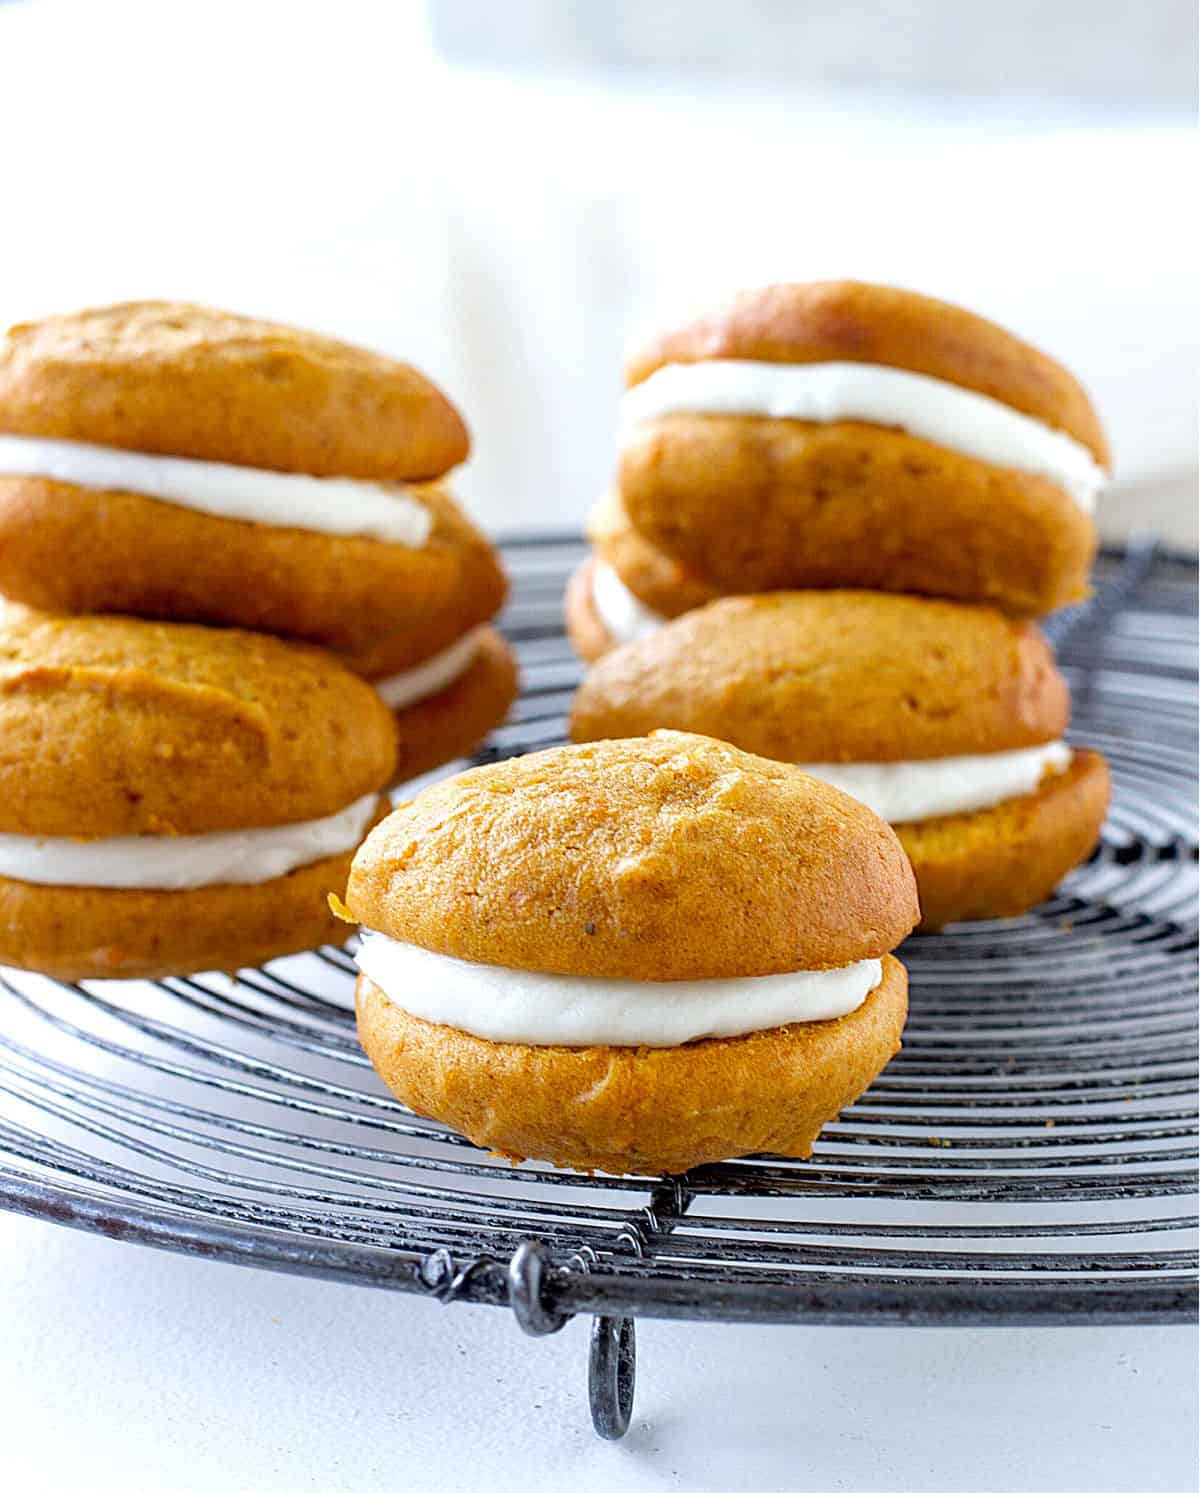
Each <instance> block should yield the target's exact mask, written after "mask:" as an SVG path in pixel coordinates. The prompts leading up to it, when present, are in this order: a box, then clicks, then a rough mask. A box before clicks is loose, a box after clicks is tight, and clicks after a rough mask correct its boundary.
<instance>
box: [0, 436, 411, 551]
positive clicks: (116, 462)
mask: <svg viewBox="0 0 1200 1493" xmlns="http://www.w3.org/2000/svg"><path fill="white" fill-rule="evenodd" d="M0 476H9V477H44V478H47V479H48V480H50V481H53V482H71V483H73V484H74V485H75V486H76V487H89V488H94V489H96V490H97V491H100V492H129V493H138V494H139V495H140V496H141V497H145V498H157V499H158V501H159V502H161V503H173V504H175V505H176V507H179V508H194V509H196V510H197V511H199V512H201V513H208V514H211V515H212V516H213V517H215V518H232V519H240V520H242V521H244V522H246V523H252V524H270V525H271V526H272V527H275V528H284V529H309V530H312V531H314V532H316V533H321V534H348V535H357V536H361V537H364V538H368V539H381V540H383V541H384V542H385V543H388V544H402V545H405V546H406V547H407V548H409V549H420V548H421V546H422V545H423V544H424V543H425V541H426V540H427V539H428V538H429V532H430V529H431V528H432V526H433V519H432V517H431V515H430V512H429V509H428V508H426V506H425V505H424V504H423V503H422V502H420V501H419V499H418V498H417V497H416V496H415V494H414V492H413V490H412V489H411V488H410V487H409V486H408V485H407V484H405V483H403V482H363V481H360V480H359V479H358V478H356V477H310V476H308V475H307V474H305V473H302V472H273V471H267V470H266V469H265V468H262V467H239V466H231V465H229V464H227V463H225V462H220V461H193V460H192V459H191V458H190V457H184V456H152V455H150V454H148V453H147V452H144V451H122V450H119V449H118V448H117V447H115V446H94V445H90V444H88V443H87V442H85V441H58V440H49V439H43V438H42V437H40V436H37V437H35V436H22V435H3V434H0Z"/></svg>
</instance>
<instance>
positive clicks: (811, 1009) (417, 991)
mask: <svg viewBox="0 0 1200 1493" xmlns="http://www.w3.org/2000/svg"><path fill="white" fill-rule="evenodd" d="M355 959H356V961H357V964H358V967H359V969H361V970H362V972H363V973H364V974H365V975H366V976H367V977H368V979H370V980H372V981H373V982H374V983H375V984H376V985H377V986H378V987H379V988H380V990H382V991H383V993H384V994H385V995H386V996H387V997H388V999H389V1000H392V1001H394V1002H395V1003H396V1004H397V1005H398V1006H400V1007H402V1008H403V1009H404V1010H405V1011H407V1012H408V1013H409V1014H410V1015H412V1016H417V1017H420V1018H421V1019H422V1020H423V1021H432V1022H435V1023H437V1024H438V1025H441V1026H452V1027H456V1028H457V1029H458V1030H459V1031H462V1032H469V1033H470V1034H471V1035H472V1036H474V1037H483V1038H484V1039H485V1040H487V1041H489V1042H522V1043H525V1044H528V1045H530V1046H534V1047H679V1046H682V1044H683V1043H685V1042H698V1041H700V1040H702V1039H703V1038H705V1037H740V1036H743V1035H744V1034H745V1033H747V1032H758V1031H767V1030H769V1029H770V1028H771V1027H776V1026H788V1025H790V1024H791V1023H792V1022H797V1021H830V1020H832V1019H833V1018H834V1017H836V1016H845V1015H848V1014H849V1012H851V1011H856V1010H857V1009H858V1007H859V1006H861V1005H862V1003H863V1001H865V1000H866V998H867V996H868V995H869V994H870V993H871V991H872V990H874V988H875V987H876V985H878V984H879V982H880V980H881V979H882V978H883V964H882V961H880V960H878V959H863V960H860V961H859V962H858V963H857V964H848V965H846V966H844V967H843V968H840V969H821V970H798V971H796V973H794V974H787V975H756V976H752V977H747V978H746V979H740V980H667V981H654V980H602V979H597V978H595V977H593V976H576V975H547V974H536V973H532V972H531V971H529V970H520V969H502V968H501V967H500V966H498V965H493V964H472V963H469V962H468V961H467V960H465V959H453V958H451V957H450V956H449V955H446V954H433V953H431V952H430V951H429V950H428V949H419V948H417V947H416V945H414V944H406V943H400V942H398V941H397V940H396V939H393V938H388V937H386V936H385V935H384V934H382V933H372V932H370V931H368V930H366V929H364V930H363V937H362V947H361V948H360V949H359V951H358V953H357V954H356V955H355Z"/></svg>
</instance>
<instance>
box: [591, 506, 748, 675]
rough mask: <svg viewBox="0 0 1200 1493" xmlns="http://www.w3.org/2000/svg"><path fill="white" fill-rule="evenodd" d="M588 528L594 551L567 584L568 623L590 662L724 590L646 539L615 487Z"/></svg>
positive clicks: (596, 510) (651, 630) (698, 605)
mask: <svg viewBox="0 0 1200 1493" xmlns="http://www.w3.org/2000/svg"><path fill="white" fill-rule="evenodd" d="M587 533H588V538H589V539H590V540H591V542H592V547H593V549H594V551H595V553H594V554H592V555H590V556H589V557H588V558H587V559H586V560H585V561H584V562H583V564H582V565H581V566H580V567H579V568H578V570H576V572H575V574H574V575H573V576H572V577H571V580H570V582H569V584H568V586H567V596H566V623H567V633H568V635H569V636H570V639H571V642H572V644H573V646H574V648H575V651H576V653H578V654H579V656H580V658H582V659H585V660H586V661H588V662H591V661H592V660H594V659H597V658H600V657H601V656H602V655H603V654H605V653H607V652H608V650H609V649H610V648H616V647H618V646H619V645H620V644H622V643H633V642H636V641H637V640H638V639H639V638H644V637H648V636H649V635H650V634H651V633H652V632H654V631H655V630H656V629H657V628H659V627H661V626H662V624H663V622H664V621H666V620H667V619H668V618H670V617H678V616H679V615H680V613H682V612H687V611H691V609H692V608H693V607H701V606H704V604H705V603H706V602H709V601H712V600H713V599H714V598H715V597H717V596H719V595H720V594H721V592H720V591H719V589H718V588H717V587H715V586H713V585H712V584H711V583H709V582H708V581H704V580H701V579H699V578H698V577H696V576H694V575H692V574H690V573H689V572H688V570H687V568H686V567H685V566H684V565H682V564H680V562H679V561H678V560H673V559H672V558H671V556H670V555H667V554H665V553H664V552H663V551H662V550H659V549H655V547H654V546H653V545H652V544H650V543H649V542H648V541H647V540H646V539H643V538H642V536H641V535H640V534H639V533H638V531H637V530H636V529H635V528H634V527H633V525H632V524H631V523H630V522H629V516H628V514H627V513H626V512H625V509H624V507H623V506H622V504H621V500H620V498H619V496H618V495H617V494H616V493H615V492H607V493H605V495H604V496H603V497H602V498H601V499H600V501H599V503H597V505H596V507H595V508H594V509H593V511H592V514H591V516H590V518H589V519H588V524H587Z"/></svg>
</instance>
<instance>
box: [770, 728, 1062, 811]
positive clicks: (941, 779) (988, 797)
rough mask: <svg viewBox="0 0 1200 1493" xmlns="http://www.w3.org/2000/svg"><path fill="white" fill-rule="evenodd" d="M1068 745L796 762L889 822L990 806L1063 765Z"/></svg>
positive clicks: (1030, 787) (1027, 789) (1027, 788)
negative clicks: (914, 758) (903, 758)
mask: <svg viewBox="0 0 1200 1493" xmlns="http://www.w3.org/2000/svg"><path fill="white" fill-rule="evenodd" d="M1070 761H1071V748H1070V747H1069V746H1067V744H1066V743H1065V742H1062V741H1051V742H1048V743H1047V744H1046V745H1045V746H1036V747H1027V748H1025V749H1024V750H1022V751H1019V752H987V753H984V754H982V755H980V756H978V757H931V758H929V759H928V760H927V761H924V762H802V763H800V764H799V767H800V770H801V772H807V773H811V774H812V776H813V777H814V778H821V779H822V780H823V781H824V782H826V783H829V784H831V785H832V786H833V787H834V788H840V789H841V790H842V792H843V793H848V794H849V795H850V797H851V798H856V799H858V801H859V803H863V804H866V806H867V808H868V809H871V810H873V811H874V812H875V813H876V814H878V815H879V817H880V818H881V819H886V820H887V821H888V822H889V823H891V824H908V823H911V822H912V821H913V820H916V819H936V818H938V817H939V816H940V815H942V814H966V813H970V812H971V811H972V810H973V809H990V808H991V807H992V806H993V805H994V804H998V803H1003V802H1004V800H1005V799H1006V798H1018V797H1019V796H1020V795H1021V794H1023V793H1032V792H1033V791H1034V790H1035V789H1036V788H1037V787H1038V786H1039V784H1040V783H1041V782H1042V779H1043V778H1045V777H1046V776H1047V775H1055V774H1057V773H1060V772H1063V771H1065V769H1066V768H1067V766H1068V765H1069V763H1070Z"/></svg>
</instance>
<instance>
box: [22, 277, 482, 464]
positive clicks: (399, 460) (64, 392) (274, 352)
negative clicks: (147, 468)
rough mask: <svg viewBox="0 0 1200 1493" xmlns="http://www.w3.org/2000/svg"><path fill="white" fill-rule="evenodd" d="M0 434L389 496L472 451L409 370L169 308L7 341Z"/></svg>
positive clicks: (460, 428)
mask: <svg viewBox="0 0 1200 1493" xmlns="http://www.w3.org/2000/svg"><path fill="white" fill-rule="evenodd" d="M0 430H3V431H6V432H9V433H10V434H15V435H28V436H48V437H52V438H55V439H59V440H72V441H90V442H93V443H94V444H96V445H100V446H117V447H121V448H123V449H125V450H128V451H148V452H154V453H157V454H160V455H165V456H188V457H193V458H195V459H197V460H200V461H220V462H229V463H231V464H232V465H234V466H247V467H266V468H270V469H273V470H275V471H280V472H308V473H311V474H312V475H313V476H316V477H339V476H340V477H361V478H367V479H373V480H376V481H385V482H386V481H397V480H403V479H421V478H429V477H438V476H441V474H442V473H443V472H446V471H449V469H450V468H451V467H454V466H457V465H458V464H459V463H460V462H461V461H464V460H465V459H466V455H467V451H468V448H469V440H468V436H467V431H466V427H465V426H464V425H463V422H462V418H461V416H460V415H459V413H458V411H457V410H456V409H455V408H454V406H453V405H452V404H451V403H450V401H449V400H448V399H447V398H446V396H445V395H444V394H443V393H442V392H441V390H440V389H438V388H436V387H435V386H434V385H433V384H432V383H430V381H429V380H428V379H427V378H425V377H424V376H423V375H422V374H420V373H418V372H417V370H416V369H415V368H410V367H409V366H408V365H407V364H406V363H398V362H396V361H395V359H393V358H387V357H384V356H383V354H381V353H375V352H368V351H366V350H365V349H363V348H359V347H353V346H351V345H350V344H349V343H345V342H338V341H336V340H334V339H333V338H331V337H322V336H319V335H318V334H317V333H314V332H304V331H300V330H298V329H297V328H295V327H285V326H279V325H276V324H274V323H272V322H265V321H258V320H256V319H255V318H253V317H248V316H238V315H235V314H234V313H233V312H229V311H216V310H213V309H211V308H210V307H207V306H193V305H187V304H184V303H181V302H176V301H131V302H128V303H126V304H123V305H118V306H101V307H97V308H94V309H90V310H86V311H77V312H72V313H69V314H67V315H64V316H52V317H49V318H48V319H47V320H45V321H40V322H30V323H28V324H25V325H19V326H15V327H12V328H11V329H10V330H9V332H8V334H7V336H6V337H5V339H4V341H3V342H2V343H0Z"/></svg>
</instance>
